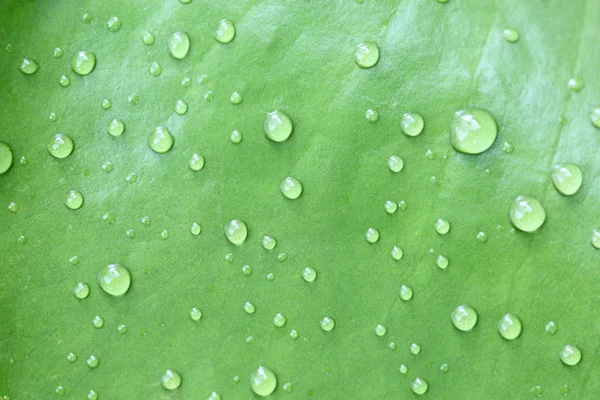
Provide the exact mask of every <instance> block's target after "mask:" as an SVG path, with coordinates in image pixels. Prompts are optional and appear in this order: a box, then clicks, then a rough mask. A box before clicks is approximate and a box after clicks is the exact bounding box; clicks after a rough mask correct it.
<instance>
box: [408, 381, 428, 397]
mask: <svg viewBox="0 0 600 400" xmlns="http://www.w3.org/2000/svg"><path fill="white" fill-rule="evenodd" d="M428 388H429V384H428V383H427V381H426V380H425V379H423V378H419V377H417V378H415V379H414V380H413V381H412V383H411V384H410V389H411V390H412V391H413V393H414V394H418V395H423V394H425V393H426V392H427V389H428Z"/></svg>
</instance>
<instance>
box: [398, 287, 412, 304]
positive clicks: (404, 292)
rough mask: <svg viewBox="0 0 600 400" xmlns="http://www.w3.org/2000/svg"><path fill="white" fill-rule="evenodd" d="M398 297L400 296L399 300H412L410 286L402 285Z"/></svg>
mask: <svg viewBox="0 0 600 400" xmlns="http://www.w3.org/2000/svg"><path fill="white" fill-rule="evenodd" d="M398 295H399V296H400V298H401V299H402V300H404V301H409V300H410V299H412V298H413V290H412V289H411V288H410V286H407V285H402V286H400V290H399V292H398Z"/></svg>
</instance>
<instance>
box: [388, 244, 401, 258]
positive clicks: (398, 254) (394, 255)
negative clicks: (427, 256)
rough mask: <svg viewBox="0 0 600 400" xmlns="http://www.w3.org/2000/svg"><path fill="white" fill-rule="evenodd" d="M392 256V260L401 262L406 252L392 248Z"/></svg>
mask: <svg viewBox="0 0 600 400" xmlns="http://www.w3.org/2000/svg"><path fill="white" fill-rule="evenodd" d="M390 254H391V255H392V258H393V259H394V260H396V261H398V260H401V259H402V257H404V250H402V249H401V248H400V247H398V246H394V247H392V251H390Z"/></svg>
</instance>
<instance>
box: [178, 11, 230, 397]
mask: <svg viewBox="0 0 600 400" xmlns="http://www.w3.org/2000/svg"><path fill="white" fill-rule="evenodd" d="M180 1H181V0H180ZM206 400H221V395H220V394H219V393H217V392H212V393H211V394H210V396H208V398H207V399H206Z"/></svg>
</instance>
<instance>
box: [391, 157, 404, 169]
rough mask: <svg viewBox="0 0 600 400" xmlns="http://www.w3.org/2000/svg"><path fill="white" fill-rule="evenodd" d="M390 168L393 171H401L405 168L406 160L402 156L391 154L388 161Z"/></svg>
mask: <svg viewBox="0 0 600 400" xmlns="http://www.w3.org/2000/svg"><path fill="white" fill-rule="evenodd" d="M387 165H388V168H389V169H390V171H392V172H400V171H402V169H403V168H404V160H403V159H402V158H401V157H400V156H391V157H390V158H388V161H387Z"/></svg>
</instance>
